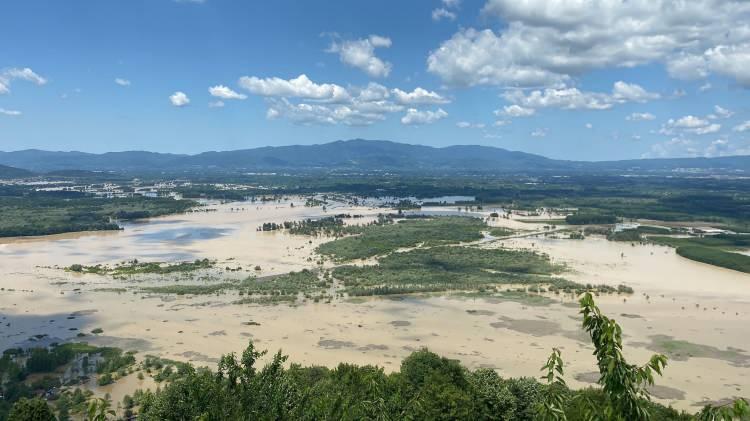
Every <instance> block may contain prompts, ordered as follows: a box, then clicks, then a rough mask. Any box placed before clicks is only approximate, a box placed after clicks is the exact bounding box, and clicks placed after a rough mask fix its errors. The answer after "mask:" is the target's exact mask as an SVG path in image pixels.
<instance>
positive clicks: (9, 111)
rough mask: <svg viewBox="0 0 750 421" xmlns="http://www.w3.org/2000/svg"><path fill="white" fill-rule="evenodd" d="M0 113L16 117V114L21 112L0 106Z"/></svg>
mask: <svg viewBox="0 0 750 421" xmlns="http://www.w3.org/2000/svg"><path fill="white" fill-rule="evenodd" d="M0 114H2V115H7V116H11V117H16V116H19V115H21V114H22V113H21V112H20V111H17V110H6V109H5V108H0Z"/></svg>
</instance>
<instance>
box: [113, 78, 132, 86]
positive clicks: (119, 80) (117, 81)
mask: <svg viewBox="0 0 750 421" xmlns="http://www.w3.org/2000/svg"><path fill="white" fill-rule="evenodd" d="M115 84H117V85H120V86H130V81H129V80H127V79H123V78H120V77H118V78H115Z"/></svg>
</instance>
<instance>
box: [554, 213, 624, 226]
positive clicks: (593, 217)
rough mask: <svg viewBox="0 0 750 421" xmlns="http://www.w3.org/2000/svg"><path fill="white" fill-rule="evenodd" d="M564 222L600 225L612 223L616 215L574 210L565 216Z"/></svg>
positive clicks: (614, 221) (615, 219) (615, 220)
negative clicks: (574, 211)
mask: <svg viewBox="0 0 750 421" xmlns="http://www.w3.org/2000/svg"><path fill="white" fill-rule="evenodd" d="M565 222H566V223H568V224H570V225H602V224H614V223H616V222H617V217H616V216H614V215H603V214H599V213H584V212H576V213H574V214H572V215H568V216H566V217H565Z"/></svg>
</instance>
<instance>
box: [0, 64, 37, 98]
mask: <svg viewBox="0 0 750 421" xmlns="http://www.w3.org/2000/svg"><path fill="white" fill-rule="evenodd" d="M13 80H25V81H27V82H31V83H34V84H36V85H39V86H41V85H45V84H46V83H47V79H45V78H43V77H41V76H39V75H38V74H36V73H35V72H34V71H33V70H31V69H30V68H28V67H24V68H18V67H11V68H9V69H4V70H0V94H7V93H9V92H10V85H11V83H12V82H13Z"/></svg>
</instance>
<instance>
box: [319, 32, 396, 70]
mask: <svg viewBox="0 0 750 421" xmlns="http://www.w3.org/2000/svg"><path fill="white" fill-rule="evenodd" d="M390 46H391V39H390V38H387V37H383V36H380V35H370V36H369V37H368V38H364V39H355V40H336V41H333V42H332V43H331V45H330V47H329V48H328V50H326V51H327V52H329V53H336V54H338V55H339V59H340V60H341V62H342V63H344V64H347V65H349V66H352V67H356V68H358V69H360V70H362V71H364V72H365V73H367V74H368V75H369V76H371V77H386V76H388V75H389V74H390V73H391V68H392V67H393V65H392V64H391V63H389V62H387V61H384V60H382V59H380V58H379V57H377V56H376V55H375V49H376V48H389V47H390Z"/></svg>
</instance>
